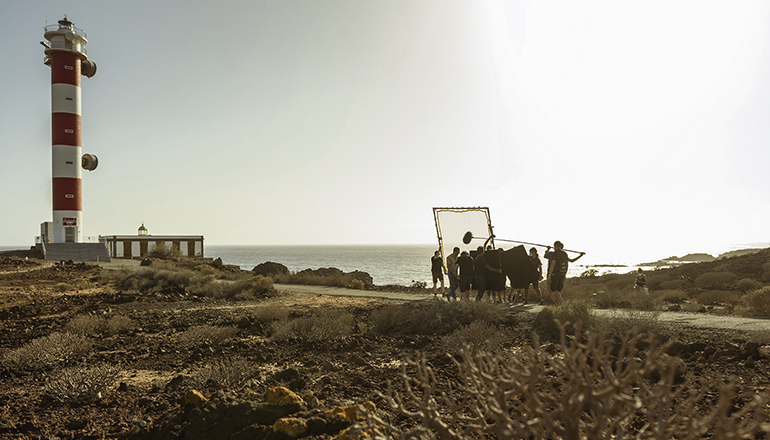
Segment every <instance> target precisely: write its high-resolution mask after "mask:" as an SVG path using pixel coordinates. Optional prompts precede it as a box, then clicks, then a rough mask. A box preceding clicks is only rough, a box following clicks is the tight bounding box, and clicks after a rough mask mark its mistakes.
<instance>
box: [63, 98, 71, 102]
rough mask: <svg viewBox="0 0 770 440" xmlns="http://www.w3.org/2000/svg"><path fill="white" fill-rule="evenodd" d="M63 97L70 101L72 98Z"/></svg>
mask: <svg viewBox="0 0 770 440" xmlns="http://www.w3.org/2000/svg"><path fill="white" fill-rule="evenodd" d="M64 99H66V100H67V101H72V98H64Z"/></svg>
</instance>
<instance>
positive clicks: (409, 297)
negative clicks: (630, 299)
mask: <svg viewBox="0 0 770 440" xmlns="http://www.w3.org/2000/svg"><path fill="white" fill-rule="evenodd" d="M275 288H276V290H279V291H283V292H292V293H304V294H311V295H332V296H347V297H360V298H381V299H392V300H401V301H434V300H435V299H434V297H433V295H415V294H409V293H399V292H379V291H371V290H355V289H344V288H340V287H325V286H309V285H293V284H276V285H275ZM501 307H507V308H509V309H510V311H511V312H512V313H534V314H537V313H539V312H540V311H541V310H543V308H544V307H545V306H541V305H536V304H527V305H524V304H513V305H509V304H504V305H501ZM595 312H596V313H597V314H599V315H600V316H607V317H611V316H619V317H622V316H623V313H624V311H623V310H602V309H597V310H595ZM634 313H641V314H643V315H650V316H653V315H656V314H657V316H658V319H659V320H660V321H661V322H665V323H671V324H679V325H684V326H687V327H696V328H709V329H730V330H739V331H748V332H756V331H770V319H762V318H747V317H742V316H724V315H710V314H707V313H688V312H639V311H634Z"/></svg>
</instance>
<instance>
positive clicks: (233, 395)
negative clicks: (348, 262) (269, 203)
mask: <svg viewBox="0 0 770 440" xmlns="http://www.w3.org/2000/svg"><path fill="white" fill-rule="evenodd" d="M106 271H107V270H106V269H102V268H99V267H95V266H92V265H86V264H71V265H61V264H56V265H51V264H50V263H47V262H42V261H39V260H34V259H30V260H24V259H17V258H15V259H8V258H4V257H2V256H0V317H2V323H0V326H1V327H2V330H3V331H2V332H1V333H0V356H2V365H0V378H1V379H0V438H14V439H26V438H30V439H37V438H41V439H102V438H126V439H172V438H185V439H204V438H291V437H293V436H295V437H306V438H335V437H340V438H345V431H344V430H345V428H347V427H348V426H349V425H350V424H351V423H353V422H354V421H355V420H357V418H358V417H359V414H358V413H357V410H356V407H355V405H356V404H364V403H365V402H372V403H367V404H366V405H367V406H370V405H372V404H373V405H374V407H376V408H377V409H378V410H379V411H381V414H382V415H383V417H387V418H389V420H391V422H392V423H393V424H394V425H397V426H402V427H408V426H412V425H414V424H415V423H416V422H415V421H413V420H410V419H407V418H404V417H402V416H400V415H398V414H394V413H392V412H391V411H390V410H389V409H388V408H387V405H386V402H385V400H384V399H383V398H382V397H381V395H380V394H378V392H383V391H384V390H386V389H387V387H388V381H393V382H394V383H400V379H399V377H400V376H399V374H400V372H401V368H400V361H401V360H402V359H404V358H416V357H417V356H418V353H424V354H425V356H426V359H427V360H428V362H429V363H430V365H431V366H432V367H433V368H434V371H435V372H436V374H437V376H438V377H439V378H440V379H447V378H451V377H454V376H455V372H456V367H455V366H454V364H453V363H452V361H451V359H449V358H448V357H447V356H446V355H445V350H444V348H443V346H442V345H441V344H440V338H438V337H433V336H424V335H407V336H383V335H378V334H375V333H373V332H372V331H371V330H372V329H371V316H372V313H373V312H374V311H375V310H377V309H379V308H381V307H384V306H387V305H392V304H396V303H401V302H402V301H398V300H393V299H377V298H362V297H338V296H328V295H311V294H307V293H292V292H289V291H274V292H271V293H270V294H268V295H265V296H263V297H261V298H257V299H252V300H247V301H230V300H214V299H210V298H205V297H197V296H191V295H189V294H186V293H185V292H178V291H167V292H156V293H153V294H138V293H132V292H122V291H119V290H117V289H116V288H115V286H114V285H113V284H112V283H111V281H109V277H108V276H105V272H106ZM414 294H415V295H423V297H424V298H427V299H428V300H429V301H430V298H432V295H430V294H428V293H427V292H421V293H414ZM330 309H339V310H343V311H345V312H346V313H348V314H350V315H352V317H353V325H352V330H351V331H350V334H348V335H343V336H341V337H337V338H331V339H328V340H325V341H321V342H318V341H314V342H303V340H302V339H301V338H294V339H287V340H281V341H278V340H275V338H272V337H271V335H272V331H271V327H270V318H268V319H267V320H266V318H265V316H269V315H270V314H271V313H273V314H275V315H276V316H275V317H274V318H272V319H279V318H280V317H279V316H277V315H280V313H283V312H282V311H287V312H286V313H288V315H289V316H288V318H292V317H294V318H297V317H303V316H309V315H312V314H316V313H318V311H319V310H330ZM83 317H88V318H83ZM505 326H506V328H507V329H508V330H510V332H511V333H510V334H511V335H512V336H511V338H510V340H509V341H508V343H509V344H510V346H520V345H522V344H527V343H529V342H530V341H531V337H532V333H533V331H534V330H535V327H536V315H534V314H531V313H526V312H515V311H514V312H510V313H509V315H508V317H507V319H506V321H505ZM196 328H197V329H199V331H202V332H204V333H202V334H199V335H198V336H196V333H195V331H194V330H195V329H196ZM200 329H203V330H200ZM212 329H229V333H228V334H227V335H226V336H223V337H222V338H219V339H217V338H214V337H213V336H212V335H211V333H212V332H213V330H212ZM206 332H208V333H206ZM666 333H667V335H666V336H665V337H666V338H669V339H670V340H672V341H674V344H673V345H672V346H671V353H672V354H675V355H677V356H679V357H681V359H683V360H684V362H685V364H686V368H685V369H684V370H683V371H684V374H685V375H686V376H687V377H688V378H689V379H692V380H697V381H700V383H701V384H702V387H704V388H705V389H708V390H710V391H709V392H713V393H714V394H716V393H717V389H718V386H719V385H720V384H722V383H724V382H725V381H726V380H728V379H730V378H734V380H735V381H736V392H737V397H736V399H735V401H736V403H741V402H748V401H750V400H751V399H752V398H753V396H754V395H755V394H756V393H758V392H761V391H762V390H765V389H766V388H767V387H768V386H769V385H770V374H769V373H770V360H769V359H768V358H767V357H766V356H765V354H766V353H765V351H764V347H763V345H762V341H756V340H752V338H754V339H756V338H755V337H753V336H750V335H747V334H746V333H745V332H741V331H732V330H703V329H693V328H688V327H683V326H676V327H670V328H669V329H668V331H667V332H666ZM54 334H56V335H72V334H75V335H77V338H80V339H75V342H76V344H79V345H80V346H81V348H82V350H81V351H77V350H74V354H73V353H72V352H71V353H64V354H62V353H60V352H56V350H55V348H56V347H55V346H57V345H58V346H61V345H64V344H66V343H71V342H72V340H70V339H66V338H64V339H61V340H53V339H51V335H54ZM70 338H75V336H71V337H70ZM196 338H197V339H196ZM57 341H61V342H57ZM78 341H79V342H78ZM43 342H48V343H49V344H51V345H53V346H54V347H46V346H44V345H43ZM36 344H37V345H36ZM25 347H26V348H27V349H28V350H27V351H26V352H22V351H20V349H22V348H25ZM30 347H32V348H30ZM35 350H37V351H38V352H44V351H51V352H56V353H53V354H48V353H45V355H41V354H40V353H38V352H35ZM57 353H58V354H57ZM30 359H31V360H30ZM217 368H218V369H219V370H217ZM97 370H98V371H97ZM216 371H220V372H221V371H225V372H229V373H231V374H230V376H227V375H219V376H217V375H216V374H214V373H216ZM233 371H236V372H237V373H238V374H239V376H238V377H235V378H234V377H232V372H233ZM100 372H101V373H104V374H102V375H101V376H99V374H98V373H100ZM78 373H81V374H85V373H88V374H90V375H91V376H89V377H90V378H91V379H89V380H92V381H93V382H94V385H93V386H92V391H93V392H91V393H89V392H87V391H88V390H86V391H85V392H83V391H82V390H80V391H81V392H80V394H79V395H78V396H76V397H73V396H72V395H70V394H71V393H70V394H67V389H71V388H72V387H73V386H74V385H72V384H76V383H78V381H81V382H82V381H83V380H85V379H83V377H82V376H77V374H78ZM67 384H70V386H69V388H68V385H67ZM80 386H81V388H83V387H85V388H88V387H87V386H84V385H83V384H82V383H81V384H80ZM287 416H290V417H289V418H286V417H287ZM279 419H280V420H281V421H280V422H277V421H278V420H279ZM341 433H342V434H341Z"/></svg>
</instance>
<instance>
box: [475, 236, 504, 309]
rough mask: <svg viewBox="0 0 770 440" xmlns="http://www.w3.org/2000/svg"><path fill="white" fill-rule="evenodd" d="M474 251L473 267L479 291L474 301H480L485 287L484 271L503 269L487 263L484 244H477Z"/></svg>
mask: <svg viewBox="0 0 770 440" xmlns="http://www.w3.org/2000/svg"><path fill="white" fill-rule="evenodd" d="M476 251H477V252H478V254H477V255H476V261H474V262H473V269H474V272H475V273H476V288H477V289H478V291H479V293H478V294H477V295H476V301H481V300H482V299H484V290H485V289H486V287H487V276H486V275H487V274H486V271H487V270H489V271H491V272H497V273H503V270H502V269H496V268H494V267H492V266H490V265H489V263H487V260H486V259H485V258H484V246H479V247H478V248H477V249H476Z"/></svg>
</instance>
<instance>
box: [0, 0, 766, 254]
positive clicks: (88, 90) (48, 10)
mask: <svg viewBox="0 0 770 440" xmlns="http://www.w3.org/2000/svg"><path fill="white" fill-rule="evenodd" d="M0 4H1V5H2V14H0V25H2V29H3V30H4V34H5V35H6V37H5V39H6V41H5V43H4V44H3V45H2V46H0V54H1V55H2V58H3V60H4V62H3V63H1V64H0V78H2V85H1V86H0V96H2V104H3V105H2V106H0V112H1V113H0V133H2V139H1V140H0V157H1V158H2V159H1V160H0V188H1V189H0V195H1V198H2V207H1V208H0V210H1V211H2V213H3V215H2V216H0V244H2V245H17V244H18V245H29V244H32V243H33V239H34V236H35V235H38V234H39V224H40V223H41V222H43V221H50V220H51V216H52V214H51V134H50V130H51V128H50V127H51V114H50V112H51V98H50V94H51V88H50V69H49V68H48V67H46V66H44V65H43V63H42V62H43V47H42V46H41V45H40V44H39V43H38V42H39V41H41V40H43V27H44V26H45V25H46V24H55V23H56V21H57V20H59V19H61V18H62V17H63V16H64V14H67V17H68V18H69V19H70V20H71V21H73V22H74V23H75V26H76V27H78V28H81V29H83V30H84V31H85V32H86V33H87V34H88V40H89V42H88V45H87V46H86V48H87V50H88V54H89V57H90V59H92V60H94V61H95V62H96V63H97V65H98V71H97V74H96V76H95V77H93V78H91V79H86V78H83V81H82V90H83V91H82V108H83V110H82V113H83V117H82V127H83V132H82V137H83V152H84V153H93V154H96V155H97V156H98V157H99V168H98V169H97V170H96V171H94V172H91V173H89V172H86V171H84V175H83V223H84V235H87V236H95V235H100V234H102V235H109V234H135V233H136V230H137V228H138V227H139V225H140V224H141V223H142V222H144V223H145V225H146V226H147V228H148V229H149V231H150V233H151V234H203V235H205V237H206V243H208V244H241V243H242V244H334V243H433V242H435V241H436V233H435V227H434V222H433V213H432V207H434V206H488V207H489V208H490V210H491V217H492V222H493V224H494V225H495V231H496V233H497V235H498V236H499V237H503V238H511V239H519V240H525V241H532V242H539V243H550V242H553V240H555V239H560V240H561V241H563V242H564V243H565V245H566V246H567V248H570V249H580V250H584V251H586V252H588V253H589V254H593V255H595V256H601V257H606V258H607V259H610V260H611V259H613V258H615V257H616V256H619V255H621V254H623V253H624V252H628V250H629V249H633V251H634V253H635V254H642V255H649V257H650V258H661V257H665V256H669V255H674V254H677V255H682V254H685V253H688V252H698V251H709V250H712V249H717V248H719V247H722V246H727V245H732V244H741V243H753V242H767V241H770V239H769V238H768V230H770V228H769V227H768V218H769V217H770V191H768V180H769V178H768V169H769V168H770V152H768V145H769V144H770V45H768V43H770V2H766V1H754V2H750V1H723V2H708V1H701V0H698V1H688V2H682V1H660V2H656V1H644V2H641V1H639V2H631V1H628V2H626V1H624V2H617V1H583V2H567V1H563V2H562V1H547V2H545V1H544V2H540V1H538V2H511V1H505V2H497V1H445V0H441V1H414V0H404V1H398V0H395V1H394V0H388V1H357V0H356V1H352V0H351V1H324V2H321V1H269V2H263V1H252V0H243V1H232V0H222V1H217V2H211V1H190V0H184V1H157V0H152V1H131V2H105V1H32V0H30V1H23V2H22V1H10V0H0ZM618 259H622V258H620V257H618Z"/></svg>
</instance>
